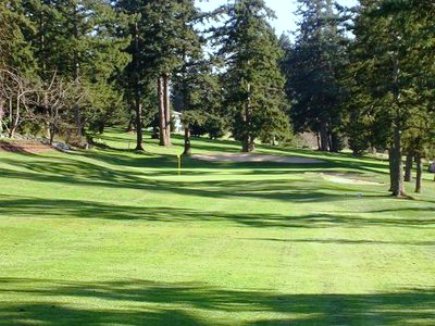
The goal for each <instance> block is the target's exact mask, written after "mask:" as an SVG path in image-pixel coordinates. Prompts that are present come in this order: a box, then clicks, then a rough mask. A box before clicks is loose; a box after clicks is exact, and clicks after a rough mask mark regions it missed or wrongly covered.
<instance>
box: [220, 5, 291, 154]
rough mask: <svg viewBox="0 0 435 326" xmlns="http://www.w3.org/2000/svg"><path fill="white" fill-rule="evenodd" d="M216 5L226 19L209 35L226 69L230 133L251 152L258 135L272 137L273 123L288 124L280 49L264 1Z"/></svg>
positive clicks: (225, 83)
mask: <svg viewBox="0 0 435 326" xmlns="http://www.w3.org/2000/svg"><path fill="white" fill-rule="evenodd" d="M221 10H223V11H225V12H226V14H227V15H228V19H227V21H226V22H225V23H224V26H223V27H220V28H217V29H216V30H215V31H214V37H215V39H216V43H217V44H219V45H220V46H221V49H220V51H219V53H218V54H219V55H220V56H221V57H222V58H223V60H224V62H225V65H226V69H227V72H226V74H225V78H224V88H225V98H226V100H225V103H226V104H227V106H228V107H229V108H230V110H231V111H230V112H229V113H230V114H231V115H232V117H233V123H232V129H233V134H234V136H235V138H236V139H237V140H240V141H242V150H243V151H244V152H251V151H252V150H254V141H255V139H256V138H258V137H259V136H260V135H262V136H263V137H264V136H265V135H264V133H267V134H270V135H271V137H273V135H272V134H273V132H274V131H275V130H277V125H284V126H286V127H288V117H287V115H286V109H287V106H288V103H287V101H286V98H285V93H284V84H285V79H284V77H283V75H282V74H281V71H280V67H279V63H280V59H281V57H282V51H281V49H280V47H279V44H278V40H277V38H276V36H275V34H274V31H273V29H272V28H271V27H270V25H269V24H268V22H267V19H268V18H270V17H272V16H273V12H272V11H271V10H270V9H269V8H268V7H266V5H265V3H264V1H262V0H255V1H248V0H237V1H235V2H234V4H229V5H227V6H224V7H222V8H221Z"/></svg>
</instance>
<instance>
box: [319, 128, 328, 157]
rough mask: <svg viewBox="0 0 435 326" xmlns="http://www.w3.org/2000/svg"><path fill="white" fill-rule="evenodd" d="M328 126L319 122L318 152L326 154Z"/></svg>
mask: <svg viewBox="0 0 435 326" xmlns="http://www.w3.org/2000/svg"><path fill="white" fill-rule="evenodd" d="M328 138H329V137H328V126H327V124H326V122H325V121H321V122H320V150H321V151H322V152H327V151H328V149H329V139H328Z"/></svg>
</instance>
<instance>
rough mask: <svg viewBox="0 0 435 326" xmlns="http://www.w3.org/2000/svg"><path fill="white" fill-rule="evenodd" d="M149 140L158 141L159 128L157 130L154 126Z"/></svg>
mask: <svg viewBox="0 0 435 326" xmlns="http://www.w3.org/2000/svg"><path fill="white" fill-rule="evenodd" d="M151 139H159V128H157V127H156V126H154V127H153V131H152V133H151Z"/></svg>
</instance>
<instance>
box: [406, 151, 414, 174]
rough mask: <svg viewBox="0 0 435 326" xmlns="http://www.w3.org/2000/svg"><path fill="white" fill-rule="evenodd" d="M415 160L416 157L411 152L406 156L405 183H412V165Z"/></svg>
mask: <svg viewBox="0 0 435 326" xmlns="http://www.w3.org/2000/svg"><path fill="white" fill-rule="evenodd" d="M413 160H414V155H413V153H412V151H411V150H410V151H409V152H408V154H407V155H406V165H405V182H411V181H412V163H413Z"/></svg>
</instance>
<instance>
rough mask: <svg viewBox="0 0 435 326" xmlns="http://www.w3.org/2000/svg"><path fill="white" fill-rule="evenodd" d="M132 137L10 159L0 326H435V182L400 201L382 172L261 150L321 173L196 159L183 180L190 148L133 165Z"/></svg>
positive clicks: (216, 145)
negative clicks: (298, 161) (185, 155)
mask: <svg viewBox="0 0 435 326" xmlns="http://www.w3.org/2000/svg"><path fill="white" fill-rule="evenodd" d="M133 138H134V136H133V135H129V134H123V133H119V132H116V131H113V130H112V132H110V133H108V134H106V135H105V136H103V137H101V142H104V143H106V144H107V145H108V146H110V147H111V148H109V149H104V150H93V151H90V152H83V153H75V154H63V153H44V154H39V155H32V154H20V153H0V182H1V188H0V196H1V197H0V325H108V324H110V325H114V324H115V325H275V324H278V325H287V324H292V325H293V324H295V325H325V324H330V325H408V324H409V325H411V324H415V325H433V324H435V276H434V275H435V263H434V262H435V250H434V248H435V228H434V226H435V183H434V182H433V181H431V179H432V177H431V176H429V175H427V176H426V177H427V179H426V180H425V182H424V188H425V192H424V194H423V195H418V196H416V200H414V201H409V200H395V199H393V198H390V197H388V193H387V192H386V190H387V189H386V188H387V186H386V183H387V181H388V175H387V174H386V172H387V169H386V167H387V166H386V163H385V162H382V161H377V160H372V159H369V158H365V159H361V160H357V159H354V158H352V157H351V156H349V155H343V154H341V155H332V154H329V155H320V154H318V153H315V152H306V151H295V150H293V151H292V150H288V151H287V150H277V149H272V148H265V147H263V148H260V149H259V152H263V153H268V154H275V155H300V156H304V157H312V158H318V159H321V160H325V163H322V164H309V165H297V164H285V165H282V164H273V163H270V164H266V163H209V162H199V161H194V160H189V159H184V161H183V169H182V173H181V175H178V171H177V168H176V167H177V160H176V154H179V153H180V152H181V147H180V146H181V142H182V141H181V139H176V140H175V145H174V146H173V147H172V148H171V149H169V150H168V149H162V148H159V147H158V146H157V145H156V144H155V142H154V141H147V143H146V150H147V153H145V154H135V153H133V152H132V151H129V150H128V142H129V141H133ZM132 144H133V143H132ZM130 146H131V148H133V145H130ZM193 146H194V151H195V152H196V153H207V152H212V151H225V152H238V150H239V147H238V145H237V144H234V143H232V142H230V141H220V142H211V141H206V140H201V141H199V140H197V141H195V140H194V141H193ZM325 175H326V176H331V175H332V176H335V175H338V176H339V177H340V178H341V179H342V178H351V179H357V180H364V181H369V182H365V183H361V184H358V183H352V182H349V183H343V182H334V178H328V177H326V178H325ZM411 189H412V185H409V191H410V192H411Z"/></svg>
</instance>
